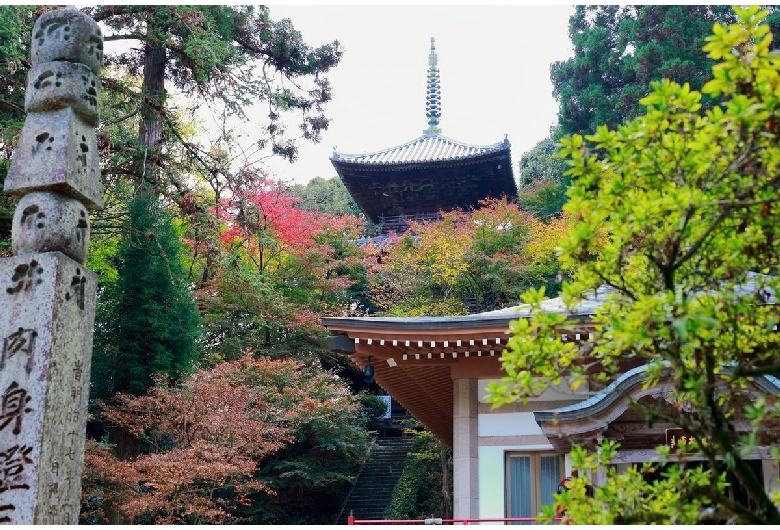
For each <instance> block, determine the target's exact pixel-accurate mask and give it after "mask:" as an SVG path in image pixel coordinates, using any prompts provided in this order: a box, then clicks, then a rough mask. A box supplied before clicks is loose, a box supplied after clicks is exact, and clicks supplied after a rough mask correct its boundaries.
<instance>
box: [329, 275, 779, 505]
mask: <svg viewBox="0 0 780 530" xmlns="http://www.w3.org/2000/svg"><path fill="white" fill-rule="evenodd" d="M605 300H606V292H602V290H601V289H599V291H597V292H595V293H593V294H592V295H590V296H588V297H587V298H586V299H585V300H584V301H583V302H581V303H580V304H578V305H577V306H576V307H574V308H568V307H566V305H565V304H564V303H563V301H562V299H560V298H555V299H552V300H546V301H544V302H543V303H542V307H541V309H542V310H544V311H549V312H555V313H559V314H565V315H568V316H570V317H572V318H573V319H574V320H575V321H576V322H578V324H577V325H576V327H573V328H572V329H570V330H566V331H562V333H561V340H563V341H565V342H572V343H574V344H575V345H577V346H578V348H579V350H580V352H581V355H582V356H586V355H587V353H586V352H587V351H588V341H589V340H590V338H591V335H592V333H593V331H594V327H595V324H593V322H592V318H593V316H594V315H595V314H596V312H597V311H598V310H599V308H600V307H601V305H602V304H603V303H604V301H605ZM771 303H773V304H775V303H777V302H776V300H774V299H773V300H772V302H771ZM530 317H531V311H530V308H529V307H528V306H522V305H521V306H515V307H509V308H505V309H500V310H496V311H490V312H486V313H479V314H472V315H464V316H452V317H331V318H323V319H322V321H323V324H324V326H325V327H326V328H327V329H328V331H330V333H331V336H330V337H329V338H328V343H329V346H330V348H331V349H332V350H334V351H339V352H343V353H346V354H348V355H349V356H350V359H352V360H353V361H354V362H355V364H356V365H358V366H359V367H360V368H361V369H363V368H365V367H366V366H368V365H369V364H370V365H371V366H372V368H373V374H374V378H375V379H376V382H377V384H378V385H379V386H380V387H381V388H383V389H384V390H386V391H387V392H388V393H389V394H390V395H391V396H393V398H394V399H396V400H397V401H398V402H399V403H400V404H401V405H402V406H403V407H404V408H406V410H408V411H409V412H410V413H411V414H412V415H413V416H414V417H415V418H416V419H418V420H419V421H420V422H421V423H423V424H424V425H425V426H426V427H427V428H428V430H430V431H431V432H433V433H434V434H435V435H436V436H437V437H438V438H439V439H440V440H442V441H443V442H445V443H446V444H447V445H449V446H450V447H451V448H452V454H453V495H454V499H453V501H454V518H455V519H458V520H468V519H471V520H474V519H483V520H484V519H495V518H508V517H529V518H533V517H536V516H537V514H538V513H539V512H540V510H541V507H542V505H550V504H552V503H553V502H554V501H553V497H552V496H553V494H554V493H555V492H556V489H557V487H558V484H559V483H560V481H561V480H562V479H563V478H565V477H567V476H569V475H571V472H572V470H571V461H570V457H569V455H568V452H569V451H570V450H571V448H572V444H575V443H576V444H578V445H581V446H584V447H586V448H587V449H588V450H590V451H594V450H595V448H596V445H599V444H601V442H602V440H604V439H609V440H614V441H617V442H619V443H620V448H619V450H618V451H617V454H616V456H615V458H614V459H613V460H612V461H611V463H610V466H611V467H614V468H615V469H616V470H617V471H618V472H622V471H625V470H626V469H628V468H629V467H631V466H635V465H640V464H641V463H642V462H647V461H650V460H652V459H654V458H657V457H658V454H657V453H656V449H655V448H656V447H657V446H659V445H669V446H672V447H673V446H674V443H675V437H678V438H679V437H680V436H681V435H684V433H683V432H682V431H681V429H678V428H676V426H675V425H673V424H669V423H664V422H663V421H661V420H658V421H656V422H655V423H653V424H652V425H648V423H647V421H646V420H645V418H644V416H643V415H642V414H641V413H640V412H638V411H637V410H636V409H635V408H634V407H632V406H631V403H636V402H638V403H643V404H645V405H647V406H652V407H653V408H656V409H657V410H659V411H662V410H664V407H672V406H674V404H675V400H674V398H673V396H674V384H675V381H674V375H673V373H672V372H671V370H669V371H668V372H665V373H664V375H663V376H662V377H661V379H660V380H659V381H657V382H656V383H654V384H652V385H648V384H647V380H648V378H649V374H648V367H647V365H638V364H637V363H636V362H633V363H632V362H623V363H622V364H621V370H620V372H621V373H620V374H619V375H618V376H617V377H616V378H615V379H614V380H613V381H612V382H611V383H610V384H609V385H607V386H603V385H600V386H595V385H593V384H590V385H588V384H586V385H582V386H581V387H579V388H578V389H577V390H576V391H571V390H570V389H569V385H568V381H567V379H566V378H565V377H563V378H562V379H563V381H562V383H561V385H560V386H559V387H556V388H549V389H548V390H546V391H545V392H544V393H542V394H541V395H539V396H536V397H534V398H531V399H530V400H529V402H528V403H527V404H522V403H520V402H516V403H512V404H509V405H504V406H502V407H500V408H498V409H493V408H492V406H491V405H490V404H489V403H488V402H487V401H486V399H485V397H486V394H487V391H486V387H487V385H488V383H490V382H491V381H499V380H500V379H501V378H502V377H504V376H505V375H506V373H505V372H504V371H503V369H502V367H501V361H500V359H501V353H502V352H503V350H504V349H505V348H506V345H507V341H508V339H509V335H508V329H509V324H510V322H511V321H513V320H517V319H519V318H530ZM724 370H728V367H726V368H724ZM762 393H763V395H767V394H768V395H780V379H778V378H776V377H774V376H770V375H765V376H762V377H758V378H756V379H755V381H754V383H753V385H752V386H748V387H746V388H745V389H744V394H743V395H742V396H740V399H741V400H742V402H743V403H748V402H751V401H753V402H754V401H755V400H756V399H757V398H758V397H759V396H760V395H762ZM661 417H663V414H659V418H661ZM735 425H736V428H737V429H738V431H739V432H742V433H745V432H750V429H751V426H750V424H749V422H748V421H746V420H742V421H738V422H736V423H735ZM778 440H780V426H778V425H767V426H766V429H765V431H764V432H763V434H762V437H761V439H759V440H757V442H756V447H755V449H754V451H753V453H752V454H750V455H746V456H745V458H746V459H747V460H748V461H749V465H751V467H752V468H753V470H754V472H755V473H756V474H757V476H758V477H759V478H760V480H762V481H763V484H764V488H765V489H766V491H772V490H775V489H778V487H779V486H778V479H779V478H780V468H779V467H778V464H779V463H780V461H778V460H777V458H776V456H775V455H773V448H774V447H775V446H776V445H777V443H778ZM702 459H703V457H699V456H696V455H691V456H690V457H689V460H690V461H691V462H696V461H700V460H702ZM606 471H607V470H606V468H604V469H603V470H601V471H599V473H598V474H597V475H595V476H591V477H590V478H591V480H592V482H593V483H594V484H595V485H597V486H600V485H602V484H603V483H604V481H605V479H606ZM730 481H731V482H732V484H734V481H733V480H730ZM730 495H731V496H732V498H735V497H736V496H741V495H745V493H744V492H742V491H741V490H740V489H739V488H738V487H737V486H736V485H734V486H733V488H732V491H731V493H730ZM355 516H356V518H358V519H360V514H359V513H356V514H355Z"/></svg>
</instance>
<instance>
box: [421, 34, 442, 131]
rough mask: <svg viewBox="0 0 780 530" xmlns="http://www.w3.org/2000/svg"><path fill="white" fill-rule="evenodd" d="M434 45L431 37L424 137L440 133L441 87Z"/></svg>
mask: <svg viewBox="0 0 780 530" xmlns="http://www.w3.org/2000/svg"><path fill="white" fill-rule="evenodd" d="M437 62H438V57H437V55H436V44H435V40H434V38H433V37H431V53H430V55H428V90H427V93H426V96H425V116H426V117H427V118H428V128H427V129H425V131H423V134H426V135H436V134H440V133H441V129H439V119H440V118H441V87H440V85H439V68H438V67H437V66H436V64H437Z"/></svg>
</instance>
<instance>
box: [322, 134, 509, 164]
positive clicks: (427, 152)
mask: <svg viewBox="0 0 780 530" xmlns="http://www.w3.org/2000/svg"><path fill="white" fill-rule="evenodd" d="M509 147H510V146H509V140H507V139H506V138H505V139H504V141H502V142H499V143H497V144H493V145H487V146H476V145H468V144H464V143H461V142H456V141H455V140H450V139H449V138H445V137H444V136H440V135H438V134H437V135H424V136H421V137H419V138H417V139H415V140H412V141H411V142H406V143H405V144H402V145H399V146H397V147H391V148H389V149H384V150H382V151H377V152H375V153H365V154H358V155H346V154H339V153H336V152H334V153H333V156H332V157H331V162H332V163H333V164H334V165H335V164H336V162H340V163H346V164H365V165H375V166H390V165H402V164H421V163H426V162H451V161H458V160H468V159H472V158H477V157H482V156H485V155H490V154H494V153H500V152H502V151H505V150H508V149H509Z"/></svg>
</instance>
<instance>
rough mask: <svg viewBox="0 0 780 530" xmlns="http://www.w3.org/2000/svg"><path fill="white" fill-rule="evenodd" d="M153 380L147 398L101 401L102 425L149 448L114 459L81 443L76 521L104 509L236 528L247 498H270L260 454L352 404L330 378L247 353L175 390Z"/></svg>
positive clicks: (130, 517) (133, 518)
mask: <svg viewBox="0 0 780 530" xmlns="http://www.w3.org/2000/svg"><path fill="white" fill-rule="evenodd" d="M159 383H160V384H158V385H157V386H155V387H154V388H152V389H151V390H150V391H149V392H148V394H147V395H144V396H140V397H136V396H130V395H122V394H120V395H118V396H117V397H116V398H115V399H114V400H113V401H112V402H111V403H110V404H101V409H102V410H101V413H100V415H101V417H102V419H103V420H104V421H105V422H106V423H107V424H109V425H116V426H121V427H124V428H125V429H127V430H128V431H130V432H132V433H134V434H135V435H137V436H139V437H141V438H142V439H143V440H144V442H145V445H146V446H148V450H147V452H146V454H143V455H142V456H140V457H138V458H137V459H135V460H133V461H121V460H119V459H117V458H116V457H115V456H114V455H113V454H112V452H111V448H110V447H109V446H105V445H101V444H97V443H95V442H88V445H87V451H86V455H85V471H84V486H83V488H82V497H83V499H82V506H83V512H82V518H83V519H90V518H92V520H102V519H101V518H102V517H104V516H105V515H106V513H105V512H106V508H107V507H108V506H111V507H112V509H113V510H115V511H118V512H119V513H120V514H121V515H122V517H123V519H124V520H125V522H134V523H135V522H145V523H153V524H222V523H228V522H237V521H236V518H235V515H234V513H233V512H232V509H233V508H234V507H235V506H236V505H238V504H242V503H243V502H245V499H246V497H245V495H246V494H248V493H251V492H253V493H255V494H257V493H258V492H260V493H264V494H267V495H274V491H273V490H272V488H270V487H269V486H268V485H267V484H266V483H265V482H264V481H263V480H262V478H259V477H258V475H257V470H258V465H259V463H261V462H262V460H263V458H264V457H267V456H269V455H271V454H273V453H274V452H276V451H278V450H279V449H281V448H283V447H284V446H285V445H286V444H289V443H291V442H293V441H294V432H295V429H296V428H297V427H298V426H300V425H301V423H302V422H305V421H307V420H308V419H311V418H314V417H316V416H318V415H322V414H325V413H331V412H332V411H333V410H338V409H343V410H347V411H351V410H353V409H354V408H355V406H356V405H355V404H354V402H353V400H352V399H351V396H350V395H349V393H348V392H347V391H346V390H345V389H344V388H343V387H341V386H339V385H337V384H336V382H335V380H334V379H333V378H332V377H331V375H330V374H328V373H327V372H315V371H314V370H311V369H307V368H306V367H304V366H302V365H301V364H300V363H297V362H295V361H292V360H286V361H279V360H270V359H266V358H253V357H251V356H249V355H246V356H244V357H242V358H240V359H238V360H236V361H232V362H226V363H222V364H220V365H218V366H216V367H214V368H213V369H209V370H201V371H198V372H197V373H195V374H193V375H192V376H191V377H189V378H188V379H187V380H186V381H184V382H183V383H182V384H181V385H179V386H176V387H167V386H165V385H164V384H162V382H159Z"/></svg>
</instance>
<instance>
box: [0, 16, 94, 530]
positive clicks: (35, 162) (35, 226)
mask: <svg viewBox="0 0 780 530" xmlns="http://www.w3.org/2000/svg"><path fill="white" fill-rule="evenodd" d="M30 60H31V62H32V68H31V69H30V73H29V76H28V83H27V92H26V98H25V110H26V111H27V113H28V115H27V119H26V121H25V124H24V128H23V129H22V133H21V135H20V137H19V141H18V143H17V145H16V147H15V149H14V156H13V159H12V161H11V166H10V168H9V172H8V176H7V177H6V179H5V187H4V190H5V191H6V192H9V193H13V194H14V195H17V196H20V197H21V198H20V200H19V202H18V203H17V207H16V210H15V212H14V217H13V224H12V232H11V233H12V236H11V239H12V247H11V250H12V251H13V256H12V257H9V258H3V259H0V315H2V318H0V523H10V524H18V525H21V524H75V523H77V522H78V514H79V506H80V495H81V473H82V469H83V458H84V441H85V434H86V433H85V429H86V416H87V399H86V396H88V393H89V371H90V361H91V354H92V335H93V326H94V318H95V295H96V288H97V277H96V275H95V274H94V273H92V272H90V271H89V270H87V269H86V268H85V267H84V262H85V261H86V259H87V250H88V247H89V237H90V236H89V210H93V209H98V208H102V206H103V188H102V185H101V182H100V171H99V166H98V154H97V141H96V137H95V129H94V127H95V126H96V125H97V123H98V101H99V97H100V78H99V75H100V67H101V64H102V60H103V37H102V35H101V33H100V29H99V28H98V26H97V24H96V23H95V21H94V20H92V19H91V18H89V17H88V16H86V15H84V14H82V13H80V12H79V11H77V10H76V9H75V8H67V9H59V10H54V11H51V12H49V13H46V14H44V15H42V16H41V17H40V18H39V19H38V21H37V22H36V24H35V27H34V28H33V42H32V51H31V56H30Z"/></svg>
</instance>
